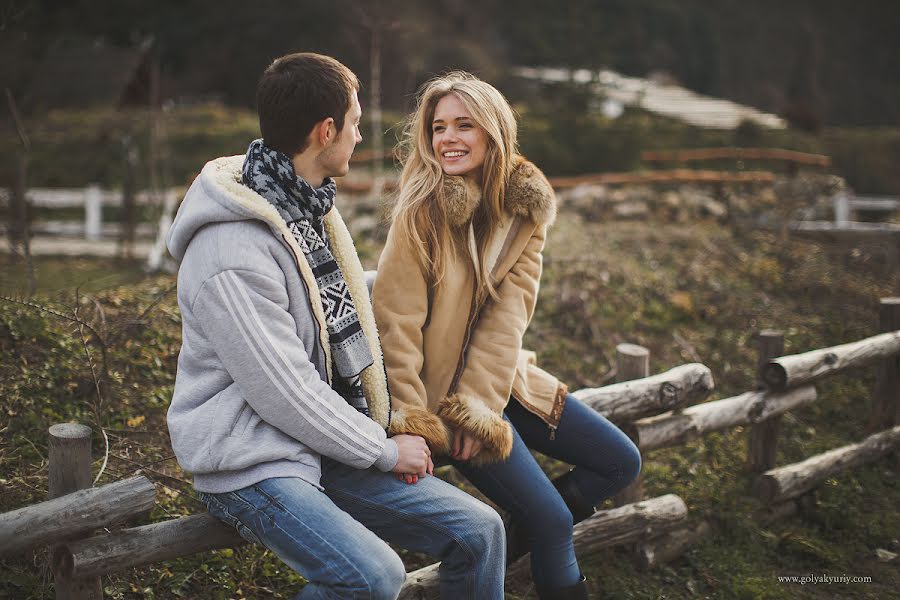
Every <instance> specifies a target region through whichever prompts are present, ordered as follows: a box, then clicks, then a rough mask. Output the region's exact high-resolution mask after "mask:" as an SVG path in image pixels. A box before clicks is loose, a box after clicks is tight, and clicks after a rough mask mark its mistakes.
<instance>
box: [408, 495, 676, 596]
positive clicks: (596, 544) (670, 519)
mask: <svg viewBox="0 0 900 600" xmlns="http://www.w3.org/2000/svg"><path fill="white" fill-rule="evenodd" d="M686 519H687V506H686V505H685V503H684V501H683V500H682V499H681V498H679V497H678V496H676V495H674V494H667V495H665V496H660V497H658V498H652V499H650V500H644V501H642V502H638V503H635V504H629V505H626V506H621V507H618V508H613V509H610V510H602V511H597V512H596V513H594V515H593V516H591V517H590V518H588V519H586V520H584V521H582V522H581V523H579V524H578V525H576V526H575V531H574V536H573V537H574V543H575V552H576V553H579V554H582V555H585V554H590V553H592V552H596V551H597V550H599V549H601V548H606V547H609V546H613V545H617V544H628V543H633V542H637V541H639V540H641V539H646V538H647V537H651V538H655V537H657V536H660V535H662V534H664V533H666V532H667V531H669V530H671V529H673V528H675V527H678V526H679V525H681V524H683V523H684V522H685V520H686ZM529 564H530V563H529V556H528V555H525V556H523V557H522V558H520V559H519V560H518V561H516V562H515V563H513V564H512V565H510V566H509V568H508V569H507V572H506V581H507V582H515V581H521V580H522V578H523V577H524V578H527V577H528V570H529ZM439 566H440V563H435V564H433V565H428V566H427V567H422V568H421V569H419V570H417V571H413V572H412V573H409V574H407V576H406V582H405V583H404V584H403V589H402V590H401V591H400V595H399V596H398V600H439V598H440V592H439V590H438V568H439Z"/></svg>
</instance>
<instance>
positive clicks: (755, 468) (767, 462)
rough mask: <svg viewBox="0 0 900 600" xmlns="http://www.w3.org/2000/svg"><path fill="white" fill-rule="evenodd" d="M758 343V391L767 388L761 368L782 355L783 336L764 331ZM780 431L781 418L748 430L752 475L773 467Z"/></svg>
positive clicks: (768, 420) (777, 332)
mask: <svg viewBox="0 0 900 600" xmlns="http://www.w3.org/2000/svg"><path fill="white" fill-rule="evenodd" d="M757 341H758V342H759V361H758V367H759V368H758V369H757V377H758V380H759V387H760V389H765V388H766V387H767V386H766V384H765V383H764V381H763V378H762V371H763V368H764V367H765V366H766V364H768V362H769V361H770V360H772V359H773V358H777V357H779V356H781V355H782V354H784V334H783V333H781V332H780V331H774V330H771V329H764V330H763V331H760V332H759V335H758V337H757ZM780 431H781V416H777V417H772V418H770V419H767V420H765V421H763V422H762V423H759V424H757V425H754V426H753V428H752V429H751V430H750V440H749V442H748V448H747V449H748V452H747V464H748V466H749V468H750V470H751V471H752V472H754V473H762V472H764V471H768V470H769V469H771V468H772V467H774V466H775V453H776V452H777V450H778V433H779V432H780Z"/></svg>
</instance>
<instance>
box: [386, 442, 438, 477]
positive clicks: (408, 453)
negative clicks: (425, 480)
mask: <svg viewBox="0 0 900 600" xmlns="http://www.w3.org/2000/svg"><path fill="white" fill-rule="evenodd" d="M391 439H392V440H394V442H396V444H397V450H398V455H397V464H396V465H394V468H393V469H391V470H392V471H393V472H394V473H396V474H397V478H398V479H400V480H401V481H405V482H406V483H416V482H417V481H418V480H419V477H424V476H425V475H426V474H428V475H433V474H434V463H433V462H431V450H429V449H428V444H426V443H425V440H424V438H422V437H420V436H418V435H409V434H406V433H401V434H399V435H395V436H393V437H392V438H391Z"/></svg>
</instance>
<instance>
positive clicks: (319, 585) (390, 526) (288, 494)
mask: <svg viewBox="0 0 900 600" xmlns="http://www.w3.org/2000/svg"><path fill="white" fill-rule="evenodd" d="M321 484H322V487H324V488H325V491H324V492H322V491H321V490H319V489H318V488H316V487H315V486H313V485H311V484H309V483H307V482H306V481H303V480H302V479H297V478H277V479H266V480H264V481H261V482H259V483H257V484H255V485H251V486H249V487H246V488H243V489H240V490H237V491H234V492H228V493H225V494H201V497H202V499H203V501H204V502H205V503H206V504H207V507H208V508H209V511H210V513H211V514H213V515H214V516H216V517H217V518H219V519H221V520H222V521H225V522H226V523H228V524H230V525H232V526H234V527H236V528H237V530H238V532H240V534H241V535H242V536H243V537H244V538H245V539H247V540H249V541H251V542H255V543H260V544H262V545H264V546H265V547H267V548H268V549H269V550H271V551H272V552H274V553H275V554H276V555H277V556H278V557H279V558H280V559H281V560H282V561H284V563H285V564H287V565H288V566H289V567H291V568H292V569H294V570H295V571H296V572H298V573H300V574H301V575H303V576H304V577H305V578H306V579H307V580H308V581H309V583H308V584H307V585H306V586H305V587H304V588H303V589H302V590H301V591H300V593H299V594H298V595H297V596H296V597H295V598H296V600H300V599H303V600H311V599H313V598H316V599H324V598H330V599H337V598H359V599H362V598H365V599H367V600H368V599H372V600H375V599H379V600H380V599H390V600H393V599H394V598H396V597H397V594H398V593H399V592H400V588H401V586H402V585H403V581H404V580H405V578H406V569H405V568H404V566H403V562H402V561H401V560H400V557H399V556H397V554H396V552H394V551H393V550H392V549H391V548H390V546H388V545H387V543H385V541H384V540H387V541H389V542H392V543H396V544H397V545H399V546H401V547H403V548H407V549H409V550H415V551H419V552H425V553H427V554H430V555H432V556H434V557H436V558H438V559H440V560H441V566H440V586H441V597H442V598H466V599H468V598H473V599H475V598H484V599H490V600H499V599H502V598H503V575H504V571H505V568H504V564H505V557H506V547H505V543H506V542H505V540H506V538H505V534H504V531H503V522H502V520H501V519H500V516H499V515H498V514H497V512H496V511H495V510H494V509H493V508H491V507H489V506H488V505H486V504H484V503H483V502H481V501H479V500H476V499H475V498H473V497H472V496H470V495H469V494H467V493H465V492H463V491H461V490H459V489H457V488H456V487H454V486H452V485H450V484H448V483H446V482H444V481H442V480H440V479H438V478H437V477H431V476H427V477H424V478H420V479H419V481H418V483H416V484H414V485H407V484H406V483H404V482H401V481H399V480H397V479H396V478H395V477H394V475H393V474H392V473H382V472H380V471H378V470H377V469H368V470H359V469H354V468H352V467H348V466H346V465H342V464H340V463H337V462H335V461H332V460H329V459H327V458H324V457H323V458H322V479H321Z"/></svg>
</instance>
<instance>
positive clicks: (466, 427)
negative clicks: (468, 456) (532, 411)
mask: <svg viewBox="0 0 900 600" xmlns="http://www.w3.org/2000/svg"><path fill="white" fill-rule="evenodd" d="M438 415H440V417H441V418H442V419H444V420H445V421H446V422H447V424H448V425H450V427H452V428H454V429H462V430H463V431H465V432H467V433H471V434H472V435H474V436H475V437H477V438H478V439H480V440H481V441H482V443H483V444H484V446H483V447H482V448H481V452H479V453H478V456H476V457H475V459H474V460H473V461H472V462H473V463H474V464H486V463H493V462H500V461H502V460H506V459H507V458H508V457H509V453H510V452H512V445H513V436H512V428H511V427H510V425H509V423H507V422H506V421H504V420H503V417H502V416H501V415H500V414H498V413H496V412H494V411H492V410H491V409H490V408H488V407H487V406H486V405H485V404H484V402H481V401H480V400H478V399H477V398H475V397H473V396H468V395H464V394H453V395H452V396H448V397H446V398H444V399H443V400H442V401H441V404H440V406H439V407H438Z"/></svg>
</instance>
